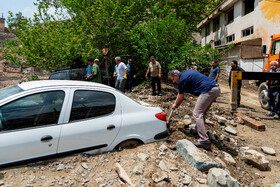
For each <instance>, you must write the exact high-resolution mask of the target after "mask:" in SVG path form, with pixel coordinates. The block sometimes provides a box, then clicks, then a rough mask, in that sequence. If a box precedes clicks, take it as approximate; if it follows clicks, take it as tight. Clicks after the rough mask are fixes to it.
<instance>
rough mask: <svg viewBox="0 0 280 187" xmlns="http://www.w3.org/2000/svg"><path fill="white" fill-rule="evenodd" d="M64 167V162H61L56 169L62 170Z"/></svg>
mask: <svg viewBox="0 0 280 187" xmlns="http://www.w3.org/2000/svg"><path fill="white" fill-rule="evenodd" d="M63 169H64V165H63V164H59V165H58V167H57V169H56V171H61V170H63Z"/></svg>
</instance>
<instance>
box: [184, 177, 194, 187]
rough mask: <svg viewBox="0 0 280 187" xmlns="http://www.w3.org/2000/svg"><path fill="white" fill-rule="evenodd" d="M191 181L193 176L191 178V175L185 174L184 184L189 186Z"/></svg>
mask: <svg viewBox="0 0 280 187" xmlns="http://www.w3.org/2000/svg"><path fill="white" fill-rule="evenodd" d="M191 182H192V178H191V177H190V176H188V175H185V176H184V178H183V180H182V183H183V184H184V185H187V186H188V185H189V184H190V183H191Z"/></svg>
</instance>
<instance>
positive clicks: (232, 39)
mask: <svg viewBox="0 0 280 187" xmlns="http://www.w3.org/2000/svg"><path fill="white" fill-rule="evenodd" d="M234 40H235V37H234V34H233V35H230V36H228V37H227V43H229V42H232V41H234Z"/></svg>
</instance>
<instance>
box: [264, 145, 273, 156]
mask: <svg viewBox="0 0 280 187" xmlns="http://www.w3.org/2000/svg"><path fill="white" fill-rule="evenodd" d="M261 150H262V152H264V153H265V154H268V155H272V156H275V155H276V152H275V150H274V149H273V148H270V147H261Z"/></svg>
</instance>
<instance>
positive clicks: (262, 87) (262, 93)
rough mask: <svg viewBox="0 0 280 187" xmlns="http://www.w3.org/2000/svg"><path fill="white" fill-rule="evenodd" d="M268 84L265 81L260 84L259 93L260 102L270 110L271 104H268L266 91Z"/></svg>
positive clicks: (264, 107)
mask: <svg viewBox="0 0 280 187" xmlns="http://www.w3.org/2000/svg"><path fill="white" fill-rule="evenodd" d="M267 89H268V88H267V85H266V83H265V82H263V83H261V84H260V86H259V90H258V93H259V101H260V104H261V107H262V108H263V109H266V110H268V109H269V105H268V101H267V99H266V97H265V92H266V91H267Z"/></svg>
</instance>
